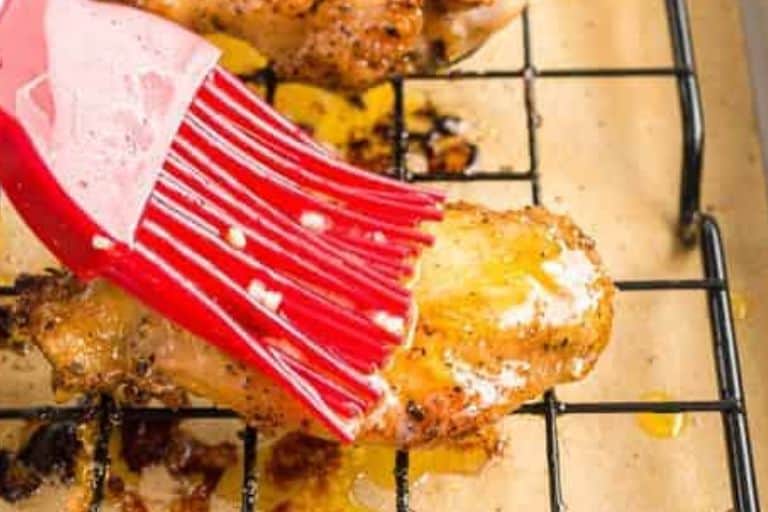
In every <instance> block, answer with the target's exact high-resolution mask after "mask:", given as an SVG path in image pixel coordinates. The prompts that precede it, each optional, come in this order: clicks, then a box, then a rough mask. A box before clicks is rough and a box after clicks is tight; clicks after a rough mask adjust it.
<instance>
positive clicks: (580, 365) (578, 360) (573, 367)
mask: <svg viewBox="0 0 768 512" xmlns="http://www.w3.org/2000/svg"><path fill="white" fill-rule="evenodd" d="M586 368H587V362H586V361H584V358H582V357H574V358H573V359H571V363H570V371H571V376H572V377H574V378H576V379H578V378H579V377H581V376H582V375H584V370H586Z"/></svg>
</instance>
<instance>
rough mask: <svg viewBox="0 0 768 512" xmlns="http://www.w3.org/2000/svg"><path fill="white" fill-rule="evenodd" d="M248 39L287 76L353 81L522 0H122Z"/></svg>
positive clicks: (368, 80)
mask: <svg viewBox="0 0 768 512" xmlns="http://www.w3.org/2000/svg"><path fill="white" fill-rule="evenodd" d="M120 1H122V2H123V3H127V4H131V5H135V6H138V7H141V8H144V9H148V10H151V11H153V12H156V13H158V14H160V15H162V16H165V17H168V18H170V19H172V20H175V21H178V22H179V23H181V24H183V25H186V26H188V27H190V28H193V29H195V30H198V31H200V32H204V33H207V32H227V33H229V34H232V35H235V36H238V37H242V38H244V39H246V40H248V41H250V42H251V43H252V44H253V45H254V46H255V47H256V48H257V49H258V50H259V51H260V52H262V53H263V54H264V55H265V56H267V57H268V58H269V59H270V60H271V61H272V63H273V66H274V68H275V70H276V71H277V73H278V74H279V75H280V76H281V77H283V78H285V79H288V80H302V81H309V82H312V83H315V84H318V85H325V86H330V87H338V88H344V89H359V88H363V87H366V86H369V85H371V84H373V83H376V82H379V81H381V80H383V79H384V78H386V77H387V76H388V75H390V74H392V73H404V72H411V71H419V70H426V69H432V68H434V67H435V66H439V65H444V64H445V63H446V62H448V61H453V60H454V59H456V58H459V57H461V56H463V55H464V54H466V53H468V52H470V51H471V50H473V49H474V48H476V47H477V46H479V45H480V44H482V43H483V42H484V41H485V40H486V39H487V38H488V37H489V36H490V35H491V34H492V33H493V32H495V31H496V30H498V29H499V28H501V27H503V26H504V25H506V23H507V22H508V21H509V20H510V19H512V18H513V17H514V16H515V15H517V14H518V13H519V12H520V10H521V9H522V7H523V6H524V5H525V3H526V1H525V0H322V1H317V0H175V1H173V2H169V1H167V0H120Z"/></svg>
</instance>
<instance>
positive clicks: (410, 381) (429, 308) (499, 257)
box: [383, 225, 599, 404]
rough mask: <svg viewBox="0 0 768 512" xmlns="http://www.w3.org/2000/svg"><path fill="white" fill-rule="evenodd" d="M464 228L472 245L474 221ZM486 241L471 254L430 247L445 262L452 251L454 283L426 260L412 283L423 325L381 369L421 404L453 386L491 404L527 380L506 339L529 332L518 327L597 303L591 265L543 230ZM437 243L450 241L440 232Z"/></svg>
mask: <svg viewBox="0 0 768 512" xmlns="http://www.w3.org/2000/svg"><path fill="white" fill-rule="evenodd" d="M467 228H468V229H467V236H468V237H469V240H467V242H466V244H467V245H466V247H472V245H473V241H472V232H471V231H470V229H476V228H478V226H476V225H468V226H467ZM480 229H483V228H482V227H480ZM491 229H493V228H491ZM487 240H488V237H484V238H483V240H480V241H479V244H478V246H477V247H476V248H475V249H474V251H473V250H468V249H467V248H466V247H464V248H462V250H461V251H456V250H455V248H454V247H452V246H451V245H447V246H446V247H439V248H436V249H435V250H437V251H440V254H441V257H442V258H443V259H445V258H446V257H447V256H446V255H449V254H456V255H457V261H455V262H452V264H451V268H452V269H453V273H455V274H460V275H461V279H460V280H456V279H453V278H452V277H453V276H449V275H445V274H441V272H443V271H442V270H441V269H440V268H436V267H435V266H432V265H430V262H429V261H428V256H427V257H426V258H425V261H424V266H423V272H424V273H425V277H426V281H428V282H429V283H430V288H429V289H426V290H425V289H422V288H420V287H419V286H418V284H417V285H416V288H415V294H416V297H417V302H418V303H419V305H420V310H421V316H420V318H421V321H422V325H420V328H419V330H418V332H417V334H416V336H415V340H414V345H413V347H412V348H411V349H410V350H402V351H400V352H398V353H396V354H395V357H394V358H393V359H394V361H393V364H392V365H391V366H390V367H389V368H388V369H387V370H385V371H384V374H383V375H384V378H385V380H386V381H387V382H389V383H390V384H392V386H393V388H394V389H395V390H396V392H397V394H398V396H400V397H401V398H405V399H412V400H416V401H425V400H428V399H429V397H430V396H431V395H433V394H435V393H443V394H444V392H445V390H446V389H448V388H453V387H455V386H457V385H458V386H461V387H462V388H463V389H469V390H470V391H472V392H473V393H474V395H476V397H477V398H478V399H479V400H480V402H481V403H482V404H492V403H493V401H494V400H496V399H497V398H498V394H499V393H500V392H502V391H503V389H509V388H516V387H521V386H524V385H525V383H526V369H525V368H523V367H521V366H520V365H525V364H526V361H519V359H520V347H519V346H517V344H515V343H510V341H512V340H513V339H515V338H516V337H526V336H527V335H528V334H527V330H526V329H524V328H521V327H524V326H527V325H532V324H533V323H534V322H535V321H537V320H538V321H539V322H541V323H543V324H549V325H565V324H568V323H569V322H572V321H574V320H577V319H578V318H579V317H580V316H582V315H583V314H584V313H585V312H586V311H588V310H589V309H590V308H593V307H594V306H595V304H596V303H597V300H598V299H599V295H598V294H599V291H596V290H595V288H594V287H593V286H592V283H593V282H594V281H595V279H596V277H597V270H596V269H595V268H594V265H593V264H592V263H591V262H590V261H589V260H588V258H587V257H586V255H584V254H583V253H582V252H580V251H572V250H569V249H567V248H564V247H563V246H562V245H561V244H560V243H559V242H558V241H556V240H555V239H554V237H553V234H552V233H550V232H549V231H548V230H546V229H543V228H528V227H526V228H524V229H519V230H517V232H513V233H509V232H505V233H499V234H498V235H496V234H495V236H494V237H493V241H492V242H491V243H489V242H487ZM437 243H438V244H441V243H442V244H451V243H452V242H451V241H450V240H448V241H446V240H445V238H441V237H438V242H437ZM459 253H460V254H459ZM426 273H431V275H426ZM435 283H439V285H436V284H435ZM479 368H482V369H483V370H482V371H480V370H479Z"/></svg>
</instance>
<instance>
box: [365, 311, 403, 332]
mask: <svg viewBox="0 0 768 512" xmlns="http://www.w3.org/2000/svg"><path fill="white" fill-rule="evenodd" d="M371 319H372V320H373V323H375V324H376V325H378V326H379V327H381V328H382V329H384V330H385V331H387V332H391V333H392V334H396V335H398V336H402V335H403V334H405V319H404V318H403V317H401V316H395V315H390V314H389V313H387V312H386V311H377V312H375V313H374V314H373V316H372V317H371Z"/></svg>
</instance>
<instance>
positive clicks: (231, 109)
mask: <svg viewBox="0 0 768 512" xmlns="http://www.w3.org/2000/svg"><path fill="white" fill-rule="evenodd" d="M198 98H205V99H209V100H211V101H212V102H215V103H216V104H217V105H218V106H219V108H220V109H221V110H222V111H223V112H225V113H226V115H227V117H228V118H230V119H232V120H233V121H236V122H238V123H239V124H241V125H243V126H244V127H245V128H246V129H248V130H253V131H267V132H269V131H271V132H272V134H273V137H272V140H273V142H274V143H275V144H276V145H278V146H280V147H282V148H283V149H284V150H285V152H286V153H287V154H290V155H292V156H296V157H297V158H301V159H306V161H307V162H308V163H310V164H314V165H313V166H312V167H313V168H315V169H316V172H318V173H321V174H324V175H327V177H329V178H331V179H337V180H339V181H341V182H344V183H347V184H349V185H355V186H360V187H361V188H365V189H367V190H375V191H380V192H383V193H396V194H399V196H400V197H402V198H418V200H419V201H427V202H435V201H438V202H439V201H442V200H444V199H445V194H444V193H443V192H440V191H436V190H428V189H415V188H414V187H412V186H408V185H405V184H402V183H398V182H395V181H393V180H391V179H387V178H384V177H381V176H377V175H375V174H371V173H368V172H365V171H362V170H360V169H357V168H355V167H353V166H351V165H349V164H346V163H344V162H340V161H338V159H335V158H333V157H331V156H330V155H328V154H327V153H322V152H319V151H317V150H315V149H313V147H312V144H306V143H304V142H303V141H304V139H305V137H306V135H305V134H304V135H302V134H301V133H296V132H295V131H293V133H289V132H291V130H290V129H286V128H285V126H286V124H289V123H288V122H287V121H285V120H284V119H281V118H280V117H279V115H277V114H276V113H274V111H273V110H272V109H271V108H269V106H267V105H266V104H265V103H264V102H263V101H261V100H260V99H259V98H258V97H256V96H255V95H254V94H253V93H251V92H250V91H249V90H248V89H247V88H245V87H244V86H243V85H242V84H241V83H238V80H237V79H236V78H234V77H232V76H231V75H229V74H228V73H227V72H226V71H223V70H217V71H216V72H215V73H214V74H213V76H212V79H211V80H209V81H207V82H206V83H205V84H204V85H203V87H202V88H201V90H200V92H199V94H198ZM269 128H271V130H270V129H269ZM404 200H406V201H407V199H404Z"/></svg>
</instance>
